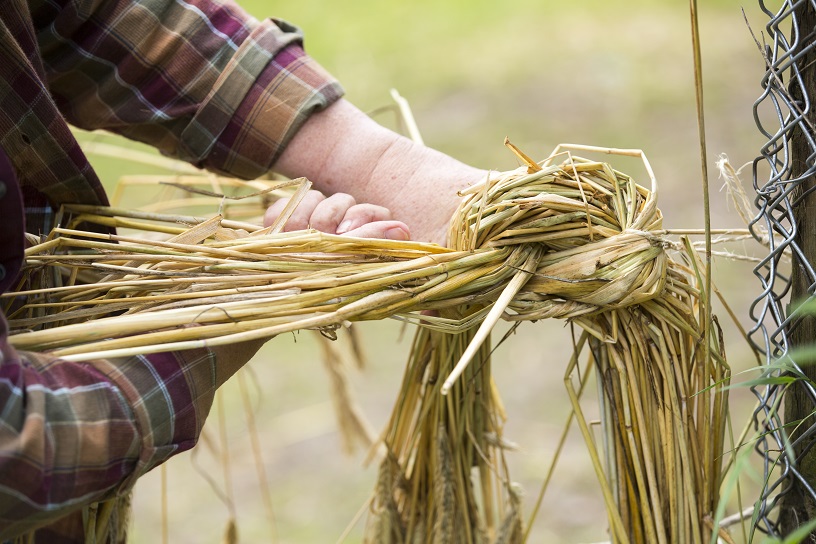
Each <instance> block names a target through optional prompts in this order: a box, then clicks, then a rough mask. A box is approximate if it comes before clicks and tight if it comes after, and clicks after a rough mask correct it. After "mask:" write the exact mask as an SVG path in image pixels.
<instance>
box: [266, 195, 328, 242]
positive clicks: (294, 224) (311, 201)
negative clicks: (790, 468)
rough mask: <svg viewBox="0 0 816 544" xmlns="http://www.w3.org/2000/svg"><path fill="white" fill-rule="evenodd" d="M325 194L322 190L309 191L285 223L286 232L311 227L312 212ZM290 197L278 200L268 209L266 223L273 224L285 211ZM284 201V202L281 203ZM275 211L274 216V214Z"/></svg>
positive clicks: (323, 198)
mask: <svg viewBox="0 0 816 544" xmlns="http://www.w3.org/2000/svg"><path fill="white" fill-rule="evenodd" d="M325 198H326V197H325V196H324V195H323V193H321V192H320V191H309V192H308V193H306V195H305V196H304V197H303V199H302V200H301V201H300V204H298V206H297V208H295V211H293V212H292V215H291V216H290V217H289V220H288V221H287V222H286V225H284V227H283V230H284V232H290V231H293V230H302V229H305V228H308V227H309V218H310V217H311V216H312V212H314V209H315V208H316V207H317V205H318V204H320V202H322V201H323V200H325ZM288 201H289V199H283V201H281V200H278V201H277V202H275V203H274V204H272V206H270V207H269V209H268V210H266V214H265V215H264V225H271V224H272V223H273V222H274V221H275V219H277V218H278V216H279V215H280V214H281V212H283V208H284V207H285V206H286V204H287V203H288ZM281 202H282V203H281ZM273 213H274V216H273V215H272V214H273Z"/></svg>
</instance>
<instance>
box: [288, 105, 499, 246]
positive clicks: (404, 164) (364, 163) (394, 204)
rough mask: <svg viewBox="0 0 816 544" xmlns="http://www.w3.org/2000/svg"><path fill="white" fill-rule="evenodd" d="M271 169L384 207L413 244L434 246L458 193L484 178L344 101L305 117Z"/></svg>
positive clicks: (442, 234)
mask: <svg viewBox="0 0 816 544" xmlns="http://www.w3.org/2000/svg"><path fill="white" fill-rule="evenodd" d="M275 170H276V171H277V172H280V173H281V174H284V175H286V176H288V177H290V178H296V177H301V176H303V177H306V178H309V179H310V180H312V182H313V183H314V186H315V187H316V188H317V189H320V190H321V191H324V192H326V193H350V194H353V195H354V196H355V197H356V198H357V199H358V200H360V201H363V202H370V203H372V204H377V205H380V206H384V207H385V208H387V209H389V210H391V212H393V214H394V217H396V218H398V219H400V220H401V221H404V224H406V225H408V226H409V227H410V229H411V238H412V239H413V240H416V241H419V242H434V243H437V244H444V243H445V239H446V237H447V231H448V224H449V223H450V219H451V216H452V215H453V213H454V212H455V211H456V207H457V206H458V205H459V202H460V201H461V198H460V197H459V195H458V192H459V191H462V190H464V189H467V188H468V187H470V186H471V185H473V184H475V183H479V182H481V181H484V180H485V178H486V177H487V171H485V170H480V169H478V168H474V167H471V166H468V165H466V164H463V163H461V162H459V161H457V160H455V159H453V158H452V157H449V156H448V155H445V154H444V153H440V152H439V151H435V150H433V149H431V148H429V147H425V146H423V145H420V144H417V143H414V142H412V141H411V140H408V139H407V138H403V137H402V136H399V135H398V134H396V133H394V132H392V131H390V130H388V129H386V128H384V127H382V126H381V125H379V124H377V123H376V122H374V121H373V120H372V119H371V118H369V117H368V116H367V115H366V114H364V113H363V112H362V111H360V110H359V109H357V108H355V107H354V106H353V105H351V104H350V103H349V102H346V101H345V100H343V99H340V100H338V101H337V102H335V103H334V104H333V105H331V106H330V107H328V108H327V109H325V110H323V111H320V112H318V113H315V114H313V115H312V116H311V117H310V118H309V120H308V121H307V122H306V123H305V124H304V125H303V126H302V127H301V128H300V130H299V131H298V132H297V133H296V134H295V135H294V137H293V138H292V140H291V142H289V144H288V145H287V147H286V148H285V149H284V150H283V153H282V154H281V156H280V158H279V159H278V161H277V163H276V165H275ZM312 226H313V227H314V226H315V225H314V224H312Z"/></svg>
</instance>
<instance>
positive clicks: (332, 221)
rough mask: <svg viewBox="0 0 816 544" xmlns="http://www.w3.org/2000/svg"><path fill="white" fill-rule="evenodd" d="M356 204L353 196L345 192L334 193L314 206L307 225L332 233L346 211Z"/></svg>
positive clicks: (335, 230)
mask: <svg viewBox="0 0 816 544" xmlns="http://www.w3.org/2000/svg"><path fill="white" fill-rule="evenodd" d="M356 204H357V201H356V200H354V197H353V196H351V195H347V194H346V193H335V194H333V195H331V196H330V197H329V198H327V199H325V200H323V201H321V202H320V203H318V205H317V206H315V209H314V210H313V211H312V215H311V217H310V218H309V226H310V227H311V228H313V229H317V230H319V231H321V232H328V233H329V234H334V233H335V232H337V226H338V225H339V224H340V222H341V221H343V218H344V217H345V215H346V213H347V212H348V211H349V210H351V209H352V208H353V207H354V206H355V205H356Z"/></svg>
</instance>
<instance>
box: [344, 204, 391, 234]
mask: <svg viewBox="0 0 816 544" xmlns="http://www.w3.org/2000/svg"><path fill="white" fill-rule="evenodd" d="M390 220H391V210H389V209H388V208H383V207H382V206H377V205H375V204H357V205H355V206H351V207H350V208H349V209H348V210H347V211H346V215H345V217H343V221H342V222H341V223H340V224H339V225H338V226H337V234H346V233H348V232H349V231H351V230H354V229H357V228H360V227H362V226H363V225H365V224H366V223H374V222H375V221H390Z"/></svg>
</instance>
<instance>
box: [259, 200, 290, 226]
mask: <svg viewBox="0 0 816 544" xmlns="http://www.w3.org/2000/svg"><path fill="white" fill-rule="evenodd" d="M290 200H291V198H279V199H277V200H276V201H275V202H273V203H272V205H271V206H269V207H268V208H267V209H266V213H264V219H263V226H264V227H268V226H270V225H272V224H274V223H275V221H277V220H278V217H280V214H282V213H283V210H284V208H286V205H287V204H288V203H289V201H290Z"/></svg>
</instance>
